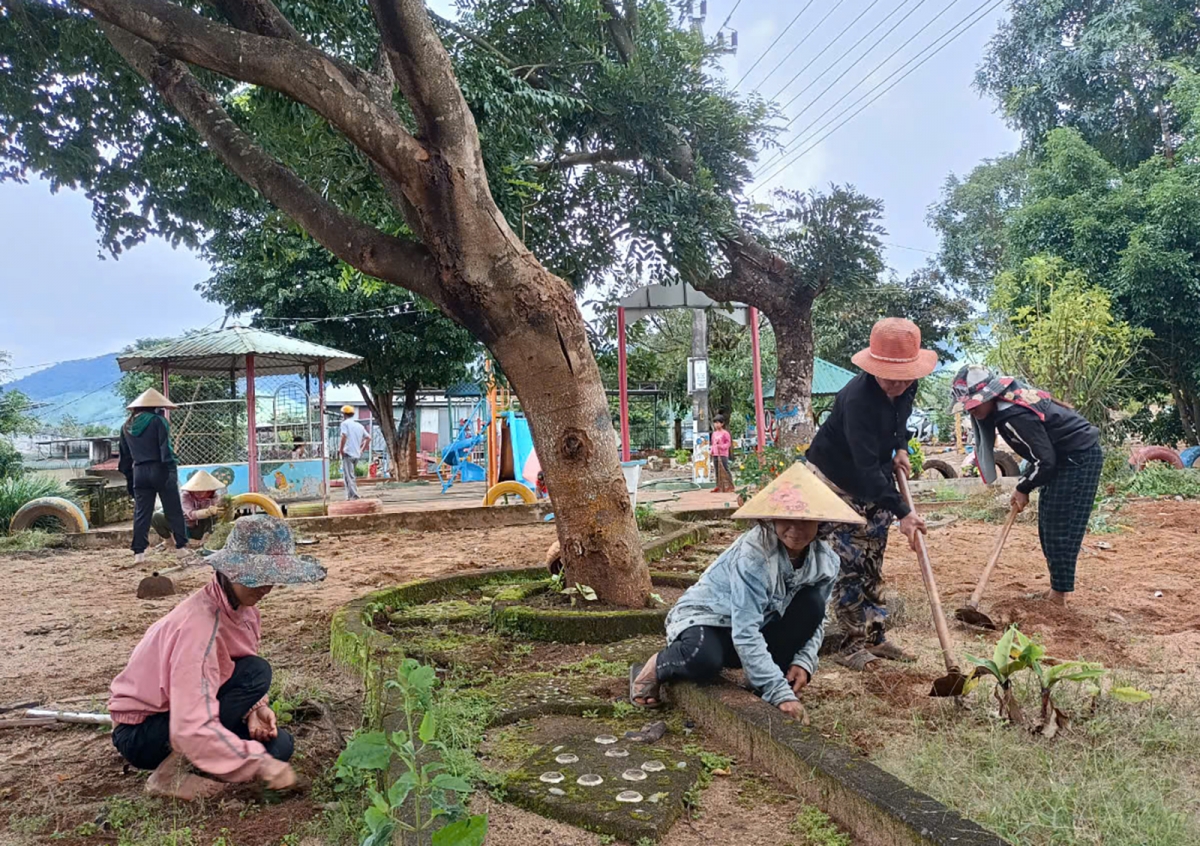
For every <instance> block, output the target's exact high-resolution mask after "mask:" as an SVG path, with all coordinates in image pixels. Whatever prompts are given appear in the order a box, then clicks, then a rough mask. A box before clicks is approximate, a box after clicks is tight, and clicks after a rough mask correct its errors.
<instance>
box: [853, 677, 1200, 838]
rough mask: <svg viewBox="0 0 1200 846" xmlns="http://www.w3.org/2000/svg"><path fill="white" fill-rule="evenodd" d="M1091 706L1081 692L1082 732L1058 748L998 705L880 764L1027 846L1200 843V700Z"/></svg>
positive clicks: (887, 751)
mask: <svg viewBox="0 0 1200 846" xmlns="http://www.w3.org/2000/svg"><path fill="white" fill-rule="evenodd" d="M1114 684H1117V682H1115V681H1114ZM1066 698H1068V697H1064V699H1066ZM1089 702H1090V700H1089V699H1088V698H1087V697H1085V696H1084V695H1083V694H1082V693H1077V694H1074V696H1073V697H1072V698H1071V700H1070V701H1069V703H1068V705H1067V707H1066V710H1067V711H1068V712H1069V713H1071V714H1072V715H1074V716H1075V717H1076V719H1077V722H1076V723H1075V724H1074V725H1073V726H1072V727H1071V729H1070V730H1069V731H1068V732H1066V733H1064V734H1060V735H1059V736H1058V737H1057V738H1055V739H1054V740H1053V741H1052V742H1048V741H1046V740H1041V739H1037V738H1035V737H1034V736H1032V735H1031V734H1029V733H1028V732H1025V731H1022V730H1020V729H1018V728H1014V727H1012V726H1009V725H1006V724H1004V723H1001V722H1000V721H998V720H997V719H996V718H994V717H993V716H992V712H993V708H992V706H991V702H990V700H989V702H988V704H987V705H986V706H984V707H977V708H973V709H972V712H971V713H968V714H963V715H961V716H960V717H958V718H956V719H952V720H938V721H937V723H936V724H935V723H932V722H927V721H924V720H922V719H920V718H916V719H914V721H913V724H912V725H911V731H910V732H905V733H899V734H894V735H892V736H891V737H890V738H889V739H888V740H887V741H886V745H885V746H884V748H883V749H882V750H880V751H879V752H878V753H877V754H876V756H875V757H876V761H877V763H878V764H879V765H880V766H882V767H884V768H885V769H887V770H888V771H890V772H892V773H894V774H895V775H897V776H898V777H900V778H901V779H902V780H904V781H905V782H907V783H909V784H911V785H913V786H914V787H915V788H917V789H918V790H923V791H925V792H927V793H929V794H930V795H932V796H934V797H935V798H937V799H939V800H941V801H942V802H945V803H946V804H948V805H950V806H951V807H953V808H955V809H957V810H958V811H960V812H961V813H963V814H964V815H965V816H967V817H969V818H971V819H974V820H977V821H978V822H979V823H981V824H982V825H984V826H986V827H987V828H989V829H991V830H992V831H994V832H996V833H997V834H999V835H1000V836H1001V837H1004V838H1006V839H1008V840H1009V841H1011V842H1012V843H1013V844H1015V846H1043V844H1046V846H1050V844H1053V846H1093V844H1109V843H1129V844H1154V846H1191V844H1195V843H1200V791H1198V789H1197V787H1198V785H1200V762H1198V761H1197V759H1196V756H1195V754H1194V750H1195V749H1197V748H1200V698H1197V697H1196V696H1195V694H1193V693H1191V692H1190V691H1189V692H1185V693H1178V694H1174V695H1172V696H1170V697H1169V698H1166V699H1163V698H1158V697H1156V699H1155V700H1153V701H1151V702H1150V703H1147V704H1144V705H1140V706H1131V705H1123V704H1121V703H1118V702H1115V701H1111V700H1108V699H1102V700H1100V701H1099V702H1098V703H1097V706H1096V711H1095V713H1094V714H1091V715H1088V713H1087V709H1088V704H1089ZM1030 706H1031V707H1030V709H1027V713H1028V712H1029V710H1031V709H1032V708H1033V706H1032V703H1030Z"/></svg>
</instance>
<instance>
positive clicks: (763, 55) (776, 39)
mask: <svg viewBox="0 0 1200 846" xmlns="http://www.w3.org/2000/svg"><path fill="white" fill-rule="evenodd" d="M813 2H814V0H808V2H807V3H805V4H804V5H803V6H802V7H801V9H800V11H799V12H797V13H796V17H794V18H792V20H791V22H790V23H789V24H788V25H787V26H785V27H784V28H783V31H782V32H780V33H779V34H778V35H776V36H775V40H774V41H772V42H771V43H770V44H768V45H767V49H766V50H763V51H762V53H761V54H759V57H758V58H757V59H755V60H754V64H752V65H751V66H750V67H748V68H747V69H746V72H745V73H744V74H742V78H741V79H739V80H738V81H737V82H735V83H734V84H733V90H734V91H737V89H738V86H739V85H741V84H742V83H743V82H745V80H746V77H748V76H749V75H750V71H752V70H754V69H755V68H756V67H758V63H759V62H761V61H762V60H763V59H765V58H766V57H767V54H768V53H770V52H771V49H772V48H773V47H774V46H775V45H776V44H778V43H779V39H781V38H783V36H785V35H787V31H788V30H789V29H791V28H792V27H793V26H795V25H796V21H798V20H800V16H801V15H803V14H804V13H805V11H807V10H808V7H809V6H811V5H812V4H813Z"/></svg>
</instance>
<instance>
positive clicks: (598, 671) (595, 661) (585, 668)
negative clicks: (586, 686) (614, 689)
mask: <svg viewBox="0 0 1200 846" xmlns="http://www.w3.org/2000/svg"><path fill="white" fill-rule="evenodd" d="M559 672H564V673H575V674H577V675H582V676H603V677H604V678H611V679H619V678H622V677H624V676H626V675H627V674H628V673H629V662H627V661H626V662H621V661H608V660H606V659H604V658H602V657H600V656H599V655H589V656H588V657H586V658H584V659H583V660H582V661H576V662H575V663H574V664H563V665H562V666H561V667H559Z"/></svg>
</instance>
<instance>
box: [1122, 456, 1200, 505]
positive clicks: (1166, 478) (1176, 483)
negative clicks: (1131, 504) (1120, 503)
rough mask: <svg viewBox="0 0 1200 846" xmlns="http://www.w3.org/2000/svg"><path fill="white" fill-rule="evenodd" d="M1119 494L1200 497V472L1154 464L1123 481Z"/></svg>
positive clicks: (1159, 463)
mask: <svg viewBox="0 0 1200 846" xmlns="http://www.w3.org/2000/svg"><path fill="white" fill-rule="evenodd" d="M1117 491H1118V492H1119V493H1122V494H1125V495H1127V496H1148V497H1158V496H1181V497H1183V498H1184V499H1195V498H1197V497H1200V470H1197V469H1194V468H1192V469H1188V470H1176V469H1175V468H1174V467H1171V466H1169V465H1167V464H1163V463H1161V462H1154V463H1152V464H1148V465H1146V469H1144V470H1142V471H1141V472H1139V473H1133V474H1132V475H1130V476H1128V477H1126V478H1125V479H1123V480H1121V482H1120V483H1119V484H1118V486H1117Z"/></svg>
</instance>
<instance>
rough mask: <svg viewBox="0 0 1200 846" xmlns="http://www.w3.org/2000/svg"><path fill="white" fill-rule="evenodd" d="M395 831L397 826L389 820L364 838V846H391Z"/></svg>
mask: <svg viewBox="0 0 1200 846" xmlns="http://www.w3.org/2000/svg"><path fill="white" fill-rule="evenodd" d="M395 830H396V824H395V823H393V822H392V821H391V820H388V821H387V822H385V823H383V824H382V825H380V826H379V828H377V829H373V830H372V831H371V833H370V834H368V835H367V836H366V837H365V838H363V842H362V846H391V842H392V833H393V832H394V831H395Z"/></svg>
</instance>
